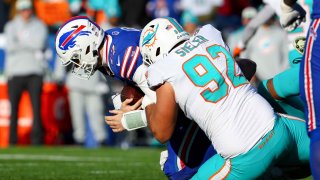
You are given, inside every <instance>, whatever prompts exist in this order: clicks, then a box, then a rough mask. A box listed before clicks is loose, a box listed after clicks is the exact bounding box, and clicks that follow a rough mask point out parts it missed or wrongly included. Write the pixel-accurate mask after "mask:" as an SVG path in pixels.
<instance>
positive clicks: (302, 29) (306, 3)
mask: <svg viewBox="0 0 320 180" xmlns="http://www.w3.org/2000/svg"><path fill="white" fill-rule="evenodd" d="M263 2H264V3H266V4H269V5H270V6H271V7H272V8H273V9H274V10H275V12H276V14H277V16H279V17H280V16H281V13H282V12H281V7H280V2H281V0H263ZM297 2H298V3H299V4H300V5H301V6H302V8H303V9H304V10H305V11H306V22H303V23H301V24H300V26H299V27H297V29H295V30H293V31H291V32H288V38H289V41H290V42H289V50H292V49H294V48H293V46H292V42H293V41H294V40H295V39H296V38H297V37H299V36H303V37H306V36H307V32H308V29H309V25H310V21H311V19H310V14H311V10H312V0H297Z"/></svg>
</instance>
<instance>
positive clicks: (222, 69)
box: [148, 25, 275, 158]
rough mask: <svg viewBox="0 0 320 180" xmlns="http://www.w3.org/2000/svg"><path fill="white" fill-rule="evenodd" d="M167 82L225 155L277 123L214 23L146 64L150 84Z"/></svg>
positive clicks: (241, 150) (243, 150)
mask: <svg viewBox="0 0 320 180" xmlns="http://www.w3.org/2000/svg"><path fill="white" fill-rule="evenodd" d="M164 82H169V83H170V84H171V85H172V87H173V89H174V92H175V99H176V102H177V103H178V104H179V106H180V108H181V109H182V110H183V111H184V113H185V115H186V116H187V117H188V118H189V119H192V120H194V121H195V122H196V123H197V124H198V125H199V126H200V128H201V129H202V130H203V131H204V132H205V133H206V135H207V136H208V138H209V139H210V140H211V141H212V143H213V146H214V148H215V149H216V150H217V152H218V153H219V154H220V155H222V156H223V157H225V158H231V157H235V156H237V155H239V154H242V153H246V152H247V151H249V150H250V149H251V148H252V147H254V146H255V145H256V144H257V142H259V140H260V139H261V138H262V137H263V136H265V135H266V134H267V133H268V132H269V131H270V130H271V129H273V126H274V119H275V114H274V111H273V109H272V107H271V106H270V105H269V104H268V102H267V101H266V100H265V99H263V98H262V97H261V96H260V95H259V94H258V93H257V92H256V89H255V88H254V87H252V86H251V85H250V84H249V82H248V81H247V80H246V79H245V77H244V76H243V75H242V72H241V70H240V68H239V67H238V65H237V64H236V63H235V61H234V60H233V58H232V57H231V55H230V53H229V51H228V50H227V46H226V44H225V43H224V41H223V40H222V37H221V33H220V31H218V30H217V29H215V28H214V27H212V26H211V25H206V26H203V27H202V28H201V29H200V30H199V31H198V33H196V34H195V35H193V36H192V37H191V38H190V39H189V40H188V41H186V42H184V43H183V44H181V45H179V46H178V47H176V48H175V49H173V50H172V51H171V52H170V54H169V55H168V56H166V57H165V58H164V59H161V60H158V61H157V62H155V63H154V64H152V65H151V66H150V67H149V68H148V84H149V86H150V87H151V88H152V87H156V86H158V85H161V84H163V83H164Z"/></svg>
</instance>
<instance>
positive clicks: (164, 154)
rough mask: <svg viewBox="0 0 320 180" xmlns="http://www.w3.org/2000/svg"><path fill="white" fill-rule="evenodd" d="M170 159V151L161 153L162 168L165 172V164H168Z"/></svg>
mask: <svg viewBox="0 0 320 180" xmlns="http://www.w3.org/2000/svg"><path fill="white" fill-rule="evenodd" d="M167 159H168V150H165V151H162V152H161V153H160V168H161V170H162V171H163V167H164V164H165V163H166V162H167Z"/></svg>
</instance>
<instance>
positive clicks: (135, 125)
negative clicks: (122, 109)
mask: <svg viewBox="0 0 320 180" xmlns="http://www.w3.org/2000/svg"><path fill="white" fill-rule="evenodd" d="M121 124H122V126H123V127H124V128H125V129H126V130H128V131H132V130H135V129H139V128H143V127H146V126H147V125H148V123H147V117H146V113H145V111H144V110H135V111H130V112H126V113H124V114H123V116H122V118H121Z"/></svg>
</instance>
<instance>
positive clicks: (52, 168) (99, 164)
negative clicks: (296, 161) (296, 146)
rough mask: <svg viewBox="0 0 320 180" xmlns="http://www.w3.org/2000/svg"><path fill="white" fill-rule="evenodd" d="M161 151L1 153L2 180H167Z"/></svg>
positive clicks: (35, 150)
mask: <svg viewBox="0 0 320 180" xmlns="http://www.w3.org/2000/svg"><path fill="white" fill-rule="evenodd" d="M162 150H163V148H131V149H128V150H122V149H119V148H99V149H86V148H81V147H75V146H61V147H15V148H8V149H0V180H7V179H8V180H15V179H19V180H20V179H22V180H29V179H30V180H36V179H52V180H58V179H65V180H82V179H83V180H92V179H99V180H101V179H107V180H109V179H110V180H112V179H120V180H128V179H129V180H130V179H137V180H140V179H147V180H152V179H167V178H166V177H165V176H164V174H163V173H162V171H161V170H160V165H159V155H160V152H161V151H162ZM304 180H312V178H311V177H309V178H306V179H304Z"/></svg>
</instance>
